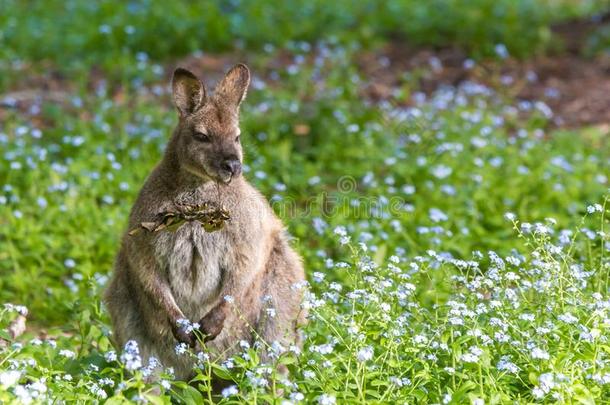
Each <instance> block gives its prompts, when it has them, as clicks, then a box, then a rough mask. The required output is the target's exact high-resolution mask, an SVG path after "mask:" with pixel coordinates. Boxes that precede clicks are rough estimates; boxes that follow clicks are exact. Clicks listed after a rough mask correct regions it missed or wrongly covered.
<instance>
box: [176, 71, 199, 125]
mask: <svg viewBox="0 0 610 405" xmlns="http://www.w3.org/2000/svg"><path fill="white" fill-rule="evenodd" d="M172 93H173V94H174V104H175V105H176V107H177V108H178V111H180V116H182V117H184V116H187V115H189V114H192V113H194V112H195V111H197V110H198V109H199V107H201V105H202V104H203V101H204V100H205V97H206V94H205V93H206V92H205V87H204V85H203V83H201V80H199V79H198V78H197V76H195V75H194V74H193V73H191V72H190V71H188V70H186V69H183V68H178V69H176V70H174V76H173V77H172Z"/></svg>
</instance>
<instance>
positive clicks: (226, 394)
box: [222, 385, 239, 398]
mask: <svg viewBox="0 0 610 405" xmlns="http://www.w3.org/2000/svg"><path fill="white" fill-rule="evenodd" d="M238 392H239V391H238V390H237V386H235V385H231V386H230V387H227V388H225V389H223V390H222V396H223V397H224V398H227V397H230V396H232V395H237V393H238Z"/></svg>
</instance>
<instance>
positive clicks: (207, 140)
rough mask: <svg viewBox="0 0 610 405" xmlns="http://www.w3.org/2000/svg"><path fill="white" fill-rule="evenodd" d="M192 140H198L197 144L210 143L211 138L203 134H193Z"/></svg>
mask: <svg viewBox="0 0 610 405" xmlns="http://www.w3.org/2000/svg"><path fill="white" fill-rule="evenodd" d="M193 138H195V139H196V140H198V141H199V142H205V143H210V142H212V138H210V136H209V135H208V134H204V133H203V132H194V133H193Z"/></svg>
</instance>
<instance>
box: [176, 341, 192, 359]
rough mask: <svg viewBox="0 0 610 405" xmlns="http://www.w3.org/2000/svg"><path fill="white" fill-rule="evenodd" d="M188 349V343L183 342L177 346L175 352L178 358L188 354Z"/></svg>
mask: <svg viewBox="0 0 610 405" xmlns="http://www.w3.org/2000/svg"><path fill="white" fill-rule="evenodd" d="M188 348H189V347H188V346H187V344H186V343H182V342H181V343H178V344H177V345H176V347H175V348H174V350H175V351H176V354H177V355H178V356H180V355H182V354H184V353H186V352H187V350H188Z"/></svg>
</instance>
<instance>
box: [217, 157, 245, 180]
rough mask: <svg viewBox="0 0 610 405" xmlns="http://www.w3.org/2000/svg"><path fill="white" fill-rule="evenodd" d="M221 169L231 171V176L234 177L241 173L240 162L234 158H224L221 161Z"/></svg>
mask: <svg viewBox="0 0 610 405" xmlns="http://www.w3.org/2000/svg"><path fill="white" fill-rule="evenodd" d="M222 169H223V170H226V171H227V172H229V173H231V176H232V177H235V176H237V175H238V174H240V173H241V162H240V161H239V159H236V158H229V159H225V160H224V161H223V162H222Z"/></svg>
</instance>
